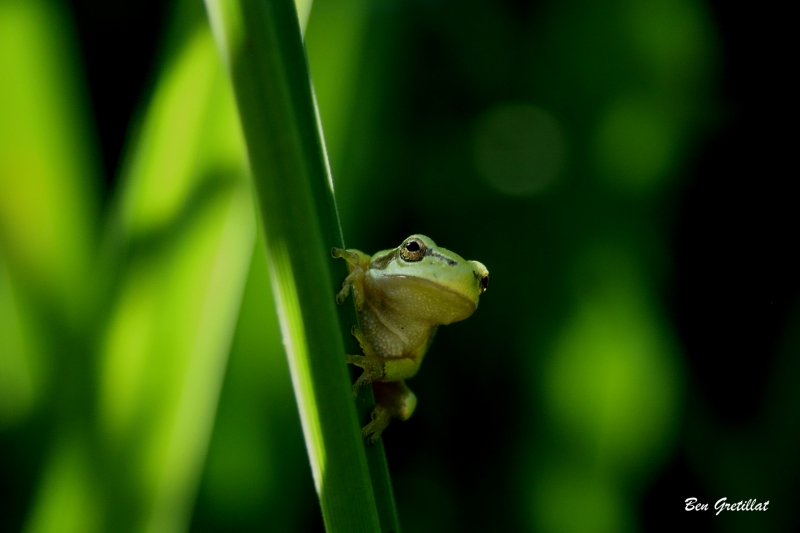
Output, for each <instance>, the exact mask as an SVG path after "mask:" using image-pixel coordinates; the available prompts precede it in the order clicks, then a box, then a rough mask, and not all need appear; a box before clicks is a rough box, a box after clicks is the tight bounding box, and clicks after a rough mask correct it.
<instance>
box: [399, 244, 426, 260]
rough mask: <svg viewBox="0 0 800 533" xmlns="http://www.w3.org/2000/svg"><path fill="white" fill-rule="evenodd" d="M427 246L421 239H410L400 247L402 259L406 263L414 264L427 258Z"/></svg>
mask: <svg viewBox="0 0 800 533" xmlns="http://www.w3.org/2000/svg"><path fill="white" fill-rule="evenodd" d="M426 249H427V246H425V243H424V242H422V241H421V240H419V239H408V240H407V241H406V242H404V243H403V244H402V246H400V257H402V258H403V260H404V261H409V262H412V263H413V262H414V261H419V260H421V259H422V258H423V257H425V250H426Z"/></svg>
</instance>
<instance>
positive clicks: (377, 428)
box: [361, 404, 392, 444]
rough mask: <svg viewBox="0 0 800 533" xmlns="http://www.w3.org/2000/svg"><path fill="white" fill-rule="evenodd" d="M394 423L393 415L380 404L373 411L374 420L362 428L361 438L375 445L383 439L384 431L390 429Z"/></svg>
mask: <svg viewBox="0 0 800 533" xmlns="http://www.w3.org/2000/svg"><path fill="white" fill-rule="evenodd" d="M391 421H392V413H391V412H390V411H389V409H387V408H386V407H384V406H382V405H380V404H378V405H376V406H375V409H373V410H372V420H371V421H370V422H369V424H367V425H366V426H364V427H363V428H361V436H362V437H364V438H365V439H367V443H369V444H375V443H376V442H378V439H379V438H381V433H383V430H384V429H386V428H387V427H389V422H391Z"/></svg>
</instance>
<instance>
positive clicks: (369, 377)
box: [347, 355, 384, 396]
mask: <svg viewBox="0 0 800 533" xmlns="http://www.w3.org/2000/svg"><path fill="white" fill-rule="evenodd" d="M347 362H348V363H350V364H351V365H355V366H357V367H360V368H363V369H364V372H362V373H361V375H360V376H359V377H358V379H357V380H356V382H355V383H354V384H353V396H358V391H359V390H360V389H361V387H363V386H364V385H367V384H369V383H372V382H374V381H377V380H379V379H381V378H382V377H383V375H384V363H383V360H381V359H380V358H378V357H370V356H369V355H348V356H347Z"/></svg>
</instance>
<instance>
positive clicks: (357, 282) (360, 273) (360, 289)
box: [331, 248, 371, 310]
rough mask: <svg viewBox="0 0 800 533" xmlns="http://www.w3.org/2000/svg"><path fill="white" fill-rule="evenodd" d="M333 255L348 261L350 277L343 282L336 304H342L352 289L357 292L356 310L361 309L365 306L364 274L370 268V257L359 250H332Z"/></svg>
mask: <svg viewBox="0 0 800 533" xmlns="http://www.w3.org/2000/svg"><path fill="white" fill-rule="evenodd" d="M331 255H332V256H333V257H334V258H336V259H338V258H342V259H344V260H345V261H347V269H348V271H349V275H348V276H347V277H346V278H345V279H344V281H343V282H342V290H340V291H339V293H338V294H337V295H336V303H337V304H340V305H341V304H342V303H344V301H345V299H347V295H348V294H350V288H351V287H352V288H353V290H354V291H355V300H356V309H359V310H360V309H361V307H362V306H363V305H364V273H365V272H366V271H367V268H369V262H370V259H371V258H370V256H368V255H367V254H365V253H364V252H361V251H359V250H345V249H343V248H331Z"/></svg>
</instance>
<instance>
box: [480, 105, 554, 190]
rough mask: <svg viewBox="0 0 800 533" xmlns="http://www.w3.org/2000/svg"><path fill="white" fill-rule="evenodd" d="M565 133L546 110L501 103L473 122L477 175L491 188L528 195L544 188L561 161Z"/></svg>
mask: <svg viewBox="0 0 800 533" xmlns="http://www.w3.org/2000/svg"><path fill="white" fill-rule="evenodd" d="M564 148H565V147H564V134H563V133H562V129H561V126H560V124H559V123H558V121H557V120H556V119H555V118H554V117H553V116H552V115H551V114H550V113H548V112H547V111H545V110H544V109H541V108H539V107H535V106H532V105H529V104H511V103H504V104H500V105H498V106H495V107H493V108H491V109H489V110H488V111H487V112H486V113H484V114H483V115H482V116H481V117H480V118H479V119H478V120H477V122H476V123H475V128H474V130H473V143H472V155H473V163H474V165H475V169H476V170H477V172H478V174H479V175H480V176H481V177H482V178H483V179H484V180H485V181H486V183H488V184H489V185H491V186H492V187H494V188H496V189H498V190H500V191H501V192H503V193H505V194H509V195H513V196H528V195H531V194H535V193H537V192H539V191H541V190H543V189H544V188H545V187H547V186H548V185H549V184H550V183H551V182H552V181H553V180H554V179H555V178H556V176H558V174H559V172H560V170H561V167H562V164H563V161H564Z"/></svg>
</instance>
